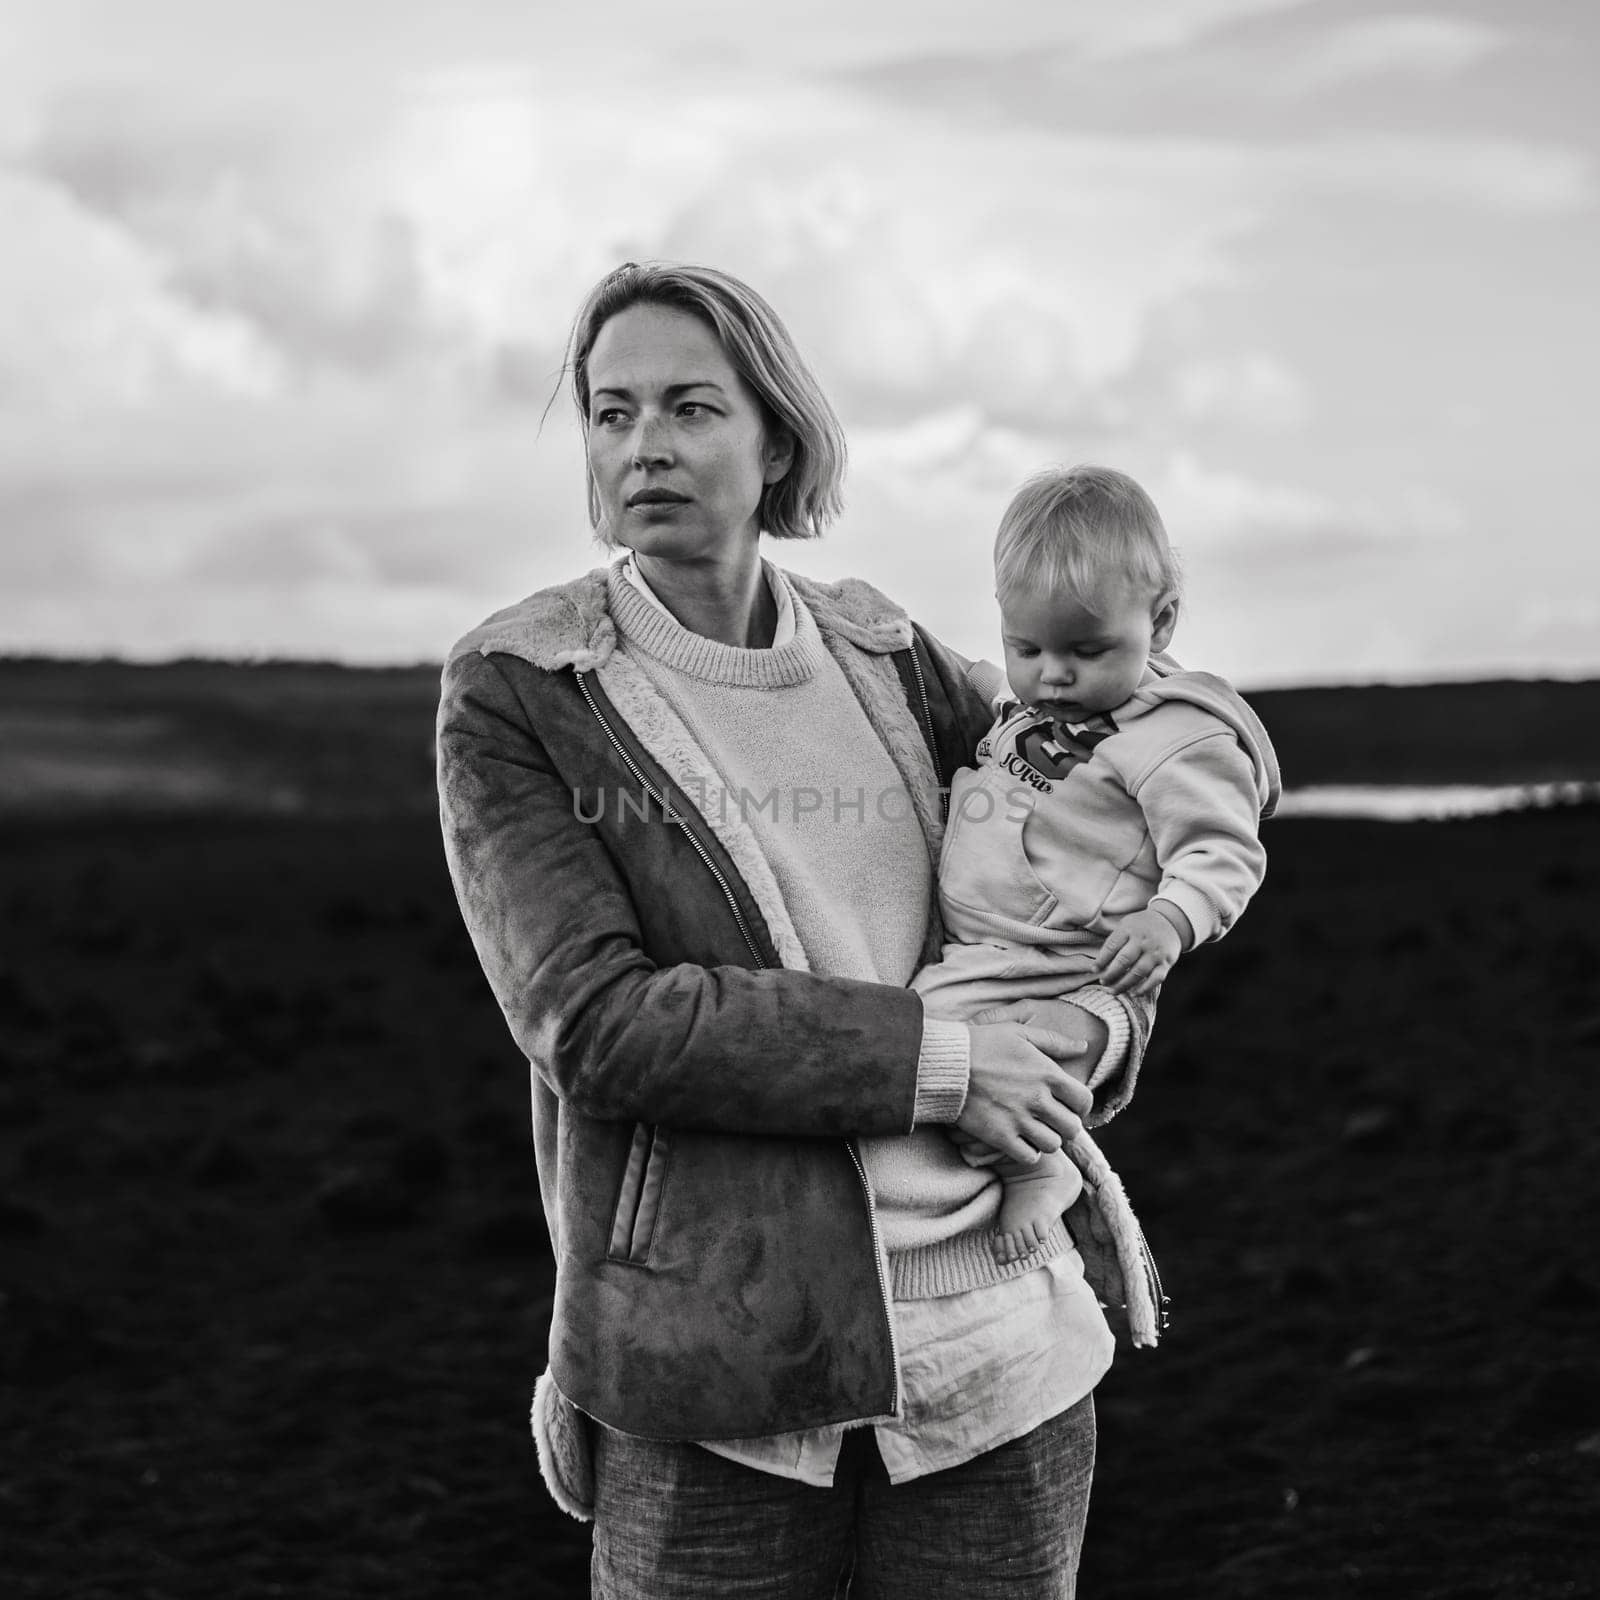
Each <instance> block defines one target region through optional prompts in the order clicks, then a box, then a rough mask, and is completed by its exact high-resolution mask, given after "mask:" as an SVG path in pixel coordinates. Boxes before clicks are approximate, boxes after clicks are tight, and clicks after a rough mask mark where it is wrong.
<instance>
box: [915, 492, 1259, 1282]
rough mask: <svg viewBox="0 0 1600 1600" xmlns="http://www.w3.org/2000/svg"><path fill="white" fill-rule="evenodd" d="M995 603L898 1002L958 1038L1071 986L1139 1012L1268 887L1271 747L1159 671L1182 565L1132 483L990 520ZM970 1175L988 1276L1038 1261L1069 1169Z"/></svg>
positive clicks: (1218, 697)
mask: <svg viewBox="0 0 1600 1600" xmlns="http://www.w3.org/2000/svg"><path fill="white" fill-rule="evenodd" d="M995 589H996V596H997V598H998V599H999V601H1000V613H1001V621H1002V625H1003V629H1004V642H1005V660H1006V666H1005V673H1004V680H1009V684H1010V697H1008V696H1007V695H1006V694H1005V684H1004V681H1003V680H1002V675H1001V673H1000V671H999V669H998V668H996V667H993V666H991V665H990V664H989V663H987V662H979V663H977V664H975V666H974V667H973V668H972V672H971V677H972V681H973V683H974V684H975V685H976V686H977V687H978V688H979V689H980V691H981V692H982V693H984V694H985V695H986V696H988V697H989V698H990V699H991V701H992V702H993V704H994V705H995V707H996V711H997V715H996V718H995V722H994V725H993V726H992V727H991V728H990V729H989V731H988V733H987V734H986V735H985V736H984V738H983V739H982V741H981V742H980V743H979V745H978V749H977V760H978V766H977V768H976V769H975V770H974V769H973V768H970V767H963V768H962V769H961V770H960V771H959V772H958V773H957V774H956V778H955V781H954V783H953V784H952V786H951V791H950V811H949V821H948V824H947V827H946V831H945V838H944V850H943V854H942V856H941V858H940V863H939V904H940V910H941V912H942V914H943V917H944V925H945V932H946V935H947V937H948V938H949V939H950V940H951V941H952V942H951V943H948V944H946V945H945V947H944V955H943V959H942V960H941V961H940V962H939V963H937V964H935V965H933V966H929V967H926V968H924V969H923V970H922V971H921V972H920V973H919V974H918V975H917V978H916V980H915V983H914V985H913V986H914V987H915V988H916V989H917V990H918V991H919V992H920V993H921V994H922V997H923V1005H924V1009H925V1010H926V1011H927V1012H928V1014H929V1015H931V1016H937V1017H947V1018H954V1019H958V1020H969V1019H971V1018H972V1017H973V1016H974V1015H975V1014H976V1013H978V1012H980V1011H982V1010H984V1009H986V1008H987V1007H990V1006H993V1005H996V1004H999V1003H1002V1002H1004V1001H1007V1000H1016V999H1021V998H1024V997H1041V996H1043V997H1052V998H1053V997H1060V996H1064V995H1067V994H1068V993H1069V992H1070V991H1071V990H1073V989H1075V988H1079V987H1081V986H1082V985H1084V984H1093V983H1098V984H1103V985H1104V986H1105V987H1106V988H1108V989H1110V990H1112V991H1113V992H1115V993H1122V994H1148V993H1150V992H1151V991H1152V990H1154V989H1155V988H1156V987H1157V985H1159V984H1160V982H1161V980H1162V979H1163V978H1164V977H1165V976H1166V975H1167V973H1168V972H1169V971H1171V969H1172V966H1173V963H1174V962H1175V961H1177V959H1178V957H1179V956H1180V955H1181V954H1183V952H1184V951H1186V950H1189V949H1191V948H1193V946H1195V945H1197V944H1201V943H1204V942H1205V941H1206V940H1209V939H1217V938H1220V937H1221V936H1222V935H1223V934H1224V933H1226V932H1227V931H1228V929H1229V928H1230V927H1231V926H1232V925H1233V923H1234V921H1235V919H1236V918H1237V917H1238V915H1239V913H1240V912H1241V911H1242V910H1243V909H1244V907H1245V903H1246V902H1247V901H1248V900H1249V898H1250V896H1251V895H1252V894H1253V893H1254V892H1255V890H1256V889H1257V888H1258V887H1259V885H1260V883H1261V879H1262V875H1263V872H1264V870H1265V866H1266V854H1265V852H1264V851H1263V849H1262V847H1261V842H1260V840H1259V839H1258V838H1257V835H1256V827H1257V823H1258V821H1259V820H1260V818H1261V817H1263V816H1268V815H1270V814H1271V811H1272V807H1273V806H1274V804H1275V803H1276V801H1277V797H1278V771H1277V763H1276V760H1275V758H1274V756H1273V752H1272V746H1271V743H1270V741H1269V740H1268V738H1267V735H1266V730H1265V729H1264V728H1263V727H1262V726H1261V724H1260V722H1259V721H1258V720H1257V719H1256V716H1255V714H1254V713H1253V712H1252V711H1251V710H1250V708H1249V707H1248V706H1247V705H1246V704H1245V703H1244V701H1243V700H1241V699H1240V698H1239V696H1238V695H1237V694H1236V693H1235V692H1234V691H1233V690H1232V689H1231V688H1230V687H1229V686H1228V685H1227V684H1226V683H1224V682H1223V681H1222V679H1220V678H1215V677H1212V676H1210V675H1209V674H1206V673H1199V672H1185V671H1183V670H1182V669H1181V668H1179V667H1178V665H1177V664H1176V663H1175V662H1174V661H1172V660H1171V659H1170V658H1168V657H1166V656H1164V655H1163V654H1162V652H1163V651H1164V650H1165V649H1166V647H1167V645H1168V643H1169V642H1170V641H1171V638H1172V634H1173V630H1174V628H1175V627H1176V625H1177V621H1178V608H1179V601H1180V590H1179V581H1178V570H1177V564H1176V562H1175V560H1174V558H1173V555H1172V550H1171V547H1170V546H1169V545H1168V543H1167V534H1166V530H1165V528H1164V527H1163V526H1162V523H1161V517H1160V514H1159V513H1158V512H1157V510H1156V508H1155V506H1154V504H1153V503H1152V502H1151V500H1150V497H1149V496H1148V495H1147V494H1145V492H1144V491H1143V490H1142V489H1141V488H1140V487H1139V486H1138V484H1136V483H1135V482H1134V481H1133V480H1132V479H1131V478H1128V477H1126V476H1124V475H1123V474H1122V473H1120V472H1113V471H1110V470H1108V469H1106V468H1102V467H1074V468H1072V469H1071V470H1069V471H1051V472H1045V473H1040V474H1039V475H1038V476H1036V477H1034V478H1032V479H1030V480H1029V481H1028V482H1027V483H1026V484H1024V485H1023V487H1022V488H1021V489H1020V490H1019V491H1018V493H1017V494H1016V496H1015V498H1014V499H1013V500H1012V502H1011V504H1010V506H1009V507H1007V509H1006V513H1005V516H1004V517H1003V518H1002V519H1001V523H1000V532H999V535H998V537H997V538H996V541H995ZM963 1154H965V1155H967V1157H968V1159H969V1160H970V1161H972V1162H973V1163H974V1164H982V1163H984V1162H985V1161H987V1162H990V1163H992V1164H993V1165H994V1168H995V1171H996V1172H997V1173H998V1174H999V1175H1000V1177H1001V1180H1002V1182H1003V1185H1004V1189H1003V1194H1002V1200H1001V1206H1000V1215H999V1220H998V1223H997V1225H996V1234H995V1241H994V1248H995V1254H996V1256H997V1258H998V1259H999V1261H1000V1262H1001V1263H1002V1264H1009V1263H1012V1262H1020V1261H1022V1260H1023V1259H1024V1258H1025V1257H1027V1256H1029V1255H1031V1254H1032V1253H1033V1252H1034V1251H1036V1250H1040V1249H1042V1248H1043V1247H1044V1246H1045V1244H1046V1242H1047V1236H1048V1235H1049V1234H1050V1233H1051V1231H1052V1229H1054V1228H1055V1227H1056V1225H1057V1224H1058V1223H1059V1222H1060V1220H1061V1216H1062V1213H1063V1212H1064V1211H1065V1210H1066V1208H1067V1207H1068V1206H1069V1205H1071V1204H1072V1202H1073V1201H1074V1200H1075V1199H1076V1198H1077V1196H1078V1193H1079V1191H1080V1189H1081V1187H1082V1180H1081V1178H1080V1176H1079V1173H1078V1170H1077V1167H1076V1166H1075V1165H1074V1164H1073V1162H1072V1161H1071V1160H1070V1159H1069V1158H1068V1156H1067V1155H1066V1154H1065V1152H1058V1153H1056V1154H1053V1155H1048V1156H1043V1157H1041V1158H1040V1159H1039V1161H1038V1162H1037V1163H1036V1164H1035V1165H1033V1166H1023V1165H1022V1164H1021V1163H1018V1162H1014V1161H1005V1160H995V1159H994V1157H993V1155H992V1153H990V1154H987V1155H985V1154H984V1153H981V1152H978V1151H972V1150H964V1151H963Z"/></svg>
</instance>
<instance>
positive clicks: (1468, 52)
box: [1267, 15, 1507, 96]
mask: <svg viewBox="0 0 1600 1600" xmlns="http://www.w3.org/2000/svg"><path fill="white" fill-rule="evenodd" d="M1506 43H1507V35H1506V33H1505V31H1504V30H1503V29H1501V28H1495V27H1491V26H1490V25H1489V24H1488V23H1486V22H1482V21H1480V20H1478V19H1476V18H1472V17H1449V16H1427V15H1400V16H1373V17H1358V18H1354V19H1352V20H1351V21H1349V22H1340V23H1335V24H1334V25H1333V26H1331V27H1327V28H1324V29H1323V30H1322V31H1321V32H1320V34H1319V35H1317V36H1316V37H1315V38H1314V39H1313V40H1310V41H1302V42H1301V43H1300V45H1299V47H1298V48H1296V49H1295V50H1294V51H1293V52H1292V53H1287V54H1286V57H1285V59H1284V60H1283V61H1282V62H1281V63H1280V67H1279V70H1278V71H1277V72H1275V73H1273V74H1272V75H1271V76H1270V78H1268V79H1267V84H1268V87H1269V88H1270V90H1271V92H1272V93H1275V94H1279V95H1285V96H1293V95H1300V94H1316V93H1320V92H1324V91H1327V90H1329V89H1335V88H1342V87H1343V86H1344V85H1346V84H1348V83H1351V82H1353V81H1354V80H1357V79H1361V78H1372V77H1390V76H1394V77H1408V78H1452V77H1455V76H1457V75H1458V74H1460V73H1462V72H1465V71H1467V70H1468V69H1469V68H1471V67H1475V66H1477V65H1479V63H1481V62H1483V61H1486V60H1488V59H1489V57H1491V56H1492V55H1494V54H1496V53H1497V52H1498V51H1499V50H1501V49H1502V48H1503V47H1504V46H1505V45H1506Z"/></svg>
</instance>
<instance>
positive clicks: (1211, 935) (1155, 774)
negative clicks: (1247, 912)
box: [1132, 727, 1267, 944]
mask: <svg viewBox="0 0 1600 1600" xmlns="http://www.w3.org/2000/svg"><path fill="white" fill-rule="evenodd" d="M1132 793H1133V796H1134V799H1136V800H1137V801H1138V803H1139V807H1140V809H1141V810H1142V811H1143V812H1144V817H1145V823H1146V825H1147V826H1148V827H1149V830H1150V839H1151V843H1152V844H1153V845H1154V847H1155V852H1156V860H1157V861H1158V862H1159V863H1160V865H1161V886H1160V888H1158V889H1157V890H1156V895H1157V896H1159V897H1160V898H1161V899H1163V900H1170V901H1171V902H1172V903H1173V904H1174V905H1176V906H1178V907H1179V908H1180V909H1181V910H1182V911H1183V914H1184V915H1185V916H1186V917H1188V919H1189V921H1190V923H1191V924H1192V925H1193V927H1194V935H1195V943H1196V944H1204V943H1205V942H1206V941H1207V940H1209V939H1220V938H1221V937H1222V935H1223V934H1225V933H1226V932H1227V931H1228V929H1229V928H1231V927H1232V926H1233V924H1234V922H1235V920H1236V919H1237V918H1238V916H1239V913H1240V912H1242V911H1243V910H1244V908H1245V906H1246V904H1247V903H1248V902H1249V899H1250V896H1251V895H1253V894H1254V893H1255V892H1256V890H1257V889H1258V888H1260V887H1261V880H1262V878H1263V877H1264V876H1265V875H1266V868H1267V853H1266V851H1265V849H1263V847H1262V844H1261V840H1260V838H1259V837H1258V835H1257V827H1258V824H1259V822H1260V818H1261V798H1260V792H1259V790H1258V789H1257V786H1256V772H1255V767H1254V765H1253V764H1252V763H1251V760H1250V758H1249V756H1247V755H1246V754H1245V752H1244V750H1243V748H1242V747H1241V746H1240V744H1239V741H1238V740H1237V739H1236V738H1235V737H1234V735H1233V734H1232V733H1231V732H1230V731H1229V730H1228V729H1226V728H1223V727H1218V728H1217V730H1216V731H1215V732H1214V733H1207V734H1205V735H1203V736H1201V737H1200V738H1197V739H1193V740H1191V741H1189V742H1187V743H1185V744H1183V745H1181V746H1180V747H1179V748H1178V749H1176V750H1175V751H1173V752H1172V753H1171V754H1170V755H1168V756H1166V757H1165V758H1164V759H1163V760H1161V761H1160V762H1158V763H1157V764H1156V765H1155V766H1154V767H1153V768H1151V770H1150V771H1149V772H1148V773H1147V774H1146V775H1145V777H1144V778H1143V779H1142V780H1141V781H1140V783H1139V784H1138V786H1137V787H1136V788H1134V789H1133V790H1132Z"/></svg>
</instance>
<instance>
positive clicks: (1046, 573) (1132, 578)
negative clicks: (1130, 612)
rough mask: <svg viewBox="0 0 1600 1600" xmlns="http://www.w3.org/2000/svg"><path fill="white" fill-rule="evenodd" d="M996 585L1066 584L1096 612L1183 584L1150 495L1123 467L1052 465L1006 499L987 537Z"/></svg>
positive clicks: (1005, 588) (1006, 588)
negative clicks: (991, 539)
mask: <svg viewBox="0 0 1600 1600" xmlns="http://www.w3.org/2000/svg"><path fill="white" fill-rule="evenodd" d="M994 577H995V592H996V593H997V594H998V595H999V597H1000V599H1001V600H1002V602H1003V601H1004V600H1005V598H1006V597H1007V595H1010V594H1014V593H1016V592H1018V591H1019V590H1022V589H1033V590H1038V589H1044V590H1047V591H1049V590H1058V589H1065V590H1066V591H1067V592H1068V593H1069V594H1070V595H1071V596H1072V597H1073V599H1074V600H1076V601H1077V602H1078V604H1079V605H1081V606H1082V607H1083V608H1084V609H1085V610H1086V611H1089V612H1091V613H1093V614H1094V615H1097V616H1098V615H1103V614H1104V613H1105V611H1106V610H1107V609H1108V608H1109V607H1110V606H1112V605H1114V604H1115V603H1116V601H1117V599H1118V598H1119V597H1120V596H1123V595H1126V594H1129V593H1132V594H1133V595H1134V596H1136V597H1137V598H1139V599H1148V600H1150V602H1151V603H1152V604H1154V603H1155V601H1157V600H1159V599H1161V598H1163V597H1164V596H1167V595H1172V596H1176V595H1178V594H1179V592H1180V590H1181V588H1182V575H1181V573H1180V572H1179V570H1178V559H1177V557H1176V556H1175V555H1173V553H1172V546H1171V545H1170V544H1169V543H1168V542H1167V530H1166V528H1165V527H1164V526H1163V524H1162V521H1161V513H1160V512H1159V511H1157V510H1156V507H1155V502H1154V501H1153V500H1152V499H1151V498H1150V496H1149V495H1147V494H1146V493H1145V492H1144V490H1143V489H1141V488H1140V487H1139V485H1138V484H1137V483H1135V482H1134V481H1133V479H1132V478H1130V477H1129V476H1128V475H1127V474H1126V473H1125V472H1117V471H1114V470H1113V469H1112V468H1110V467H1087V466H1081V467H1065V468H1063V467H1052V468H1051V469H1050V470H1049V471H1047V472H1038V473H1035V474H1034V475H1033V477H1031V478H1029V479H1028V481H1027V482H1026V483H1025V484H1023V486H1022V487H1021V488H1020V489H1018V490H1017V492H1016V494H1014V495H1013V496H1012V498H1011V504H1010V505H1008V506H1007V507H1006V509H1005V515H1004V516H1002V517H1001V519H1000V531H999V533H998V534H996V536H995V541H994Z"/></svg>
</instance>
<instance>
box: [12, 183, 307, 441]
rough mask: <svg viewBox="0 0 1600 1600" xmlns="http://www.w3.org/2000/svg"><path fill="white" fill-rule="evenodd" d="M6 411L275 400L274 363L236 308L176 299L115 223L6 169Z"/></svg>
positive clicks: (146, 254) (152, 262)
mask: <svg viewBox="0 0 1600 1600" xmlns="http://www.w3.org/2000/svg"><path fill="white" fill-rule="evenodd" d="M0 237H4V238H5V240H6V249H5V251H4V252H3V253H0V408H5V407H11V406H26V407H28V408H30V409H32V408H37V407H46V408H62V409H69V410H70V409H72V408H73V407H75V406H78V405H82V404H92V403H106V404H114V405H137V404H143V403H146V402H148V401H149V400H150V399H151V398H152V397H153V396H156V395H158V394H161V393H163V392H166V391H169V390H193V389H204V390H208V391H212V392H218V393H224V394H236V395H261V394H266V393H270V392H271V391H273V390H274V389H275V388H276V387H277V385H278V384H279V382H280V380H281V376H282V374H281V368H280V364H279V362H278V360H277V356H276V353H275V352H274V351H273V349H272V348H271V346H270V345H269V344H268V343H266V342H265V341H263V340H262V339H261V338H260V337H259V336H258V335H257V333H256V331H255V330H254V329H253V328H252V327H251V326H250V324H249V322H248V321H247V320H246V319H244V318H242V317H240V316H238V315H237V314H235V313H233V312H231V311H230V310H228V309H227V308H209V307H201V306H196V305H193V304H191V303H189V302H187V301H186V300H185V299H184V298H183V297H182V296H181V295H178V294H176V293H174V292H173V289H172V287H171V284H170V281H169V276H168V273H167V272H166V270H165V268H164V263H163V262H162V261H161V260H160V258H159V257H158V256H155V255H153V254H152V253H151V252H150V251H149V250H148V249H147V248H145V247H144V246H143V245H142V244H141V242H140V241H139V240H137V239H135V238H133V237H131V236H130V235H129V234H128V233H127V232H126V231H125V230H124V229H122V228H120V227H119V226H118V225H117V224H116V223H115V222H114V221H112V220H110V219H108V218H106V217H104V216H99V215H96V214H95V213H93V212H90V211H87V210H85V209H84V208H83V207H81V206H80V205H78V204H76V203H75V202H74V201H73V200H72V199H71V198H70V197H69V196H67V195H65V194H63V193H61V192H60V191H59V190H57V189H54V188H52V187H51V186H49V185H47V184H45V183H42V182H40V181H39V180H37V179H35V178H32V177H30V176H29V175H27V174H25V173H17V172H11V171H7V170H5V169H4V168H0Z"/></svg>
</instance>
